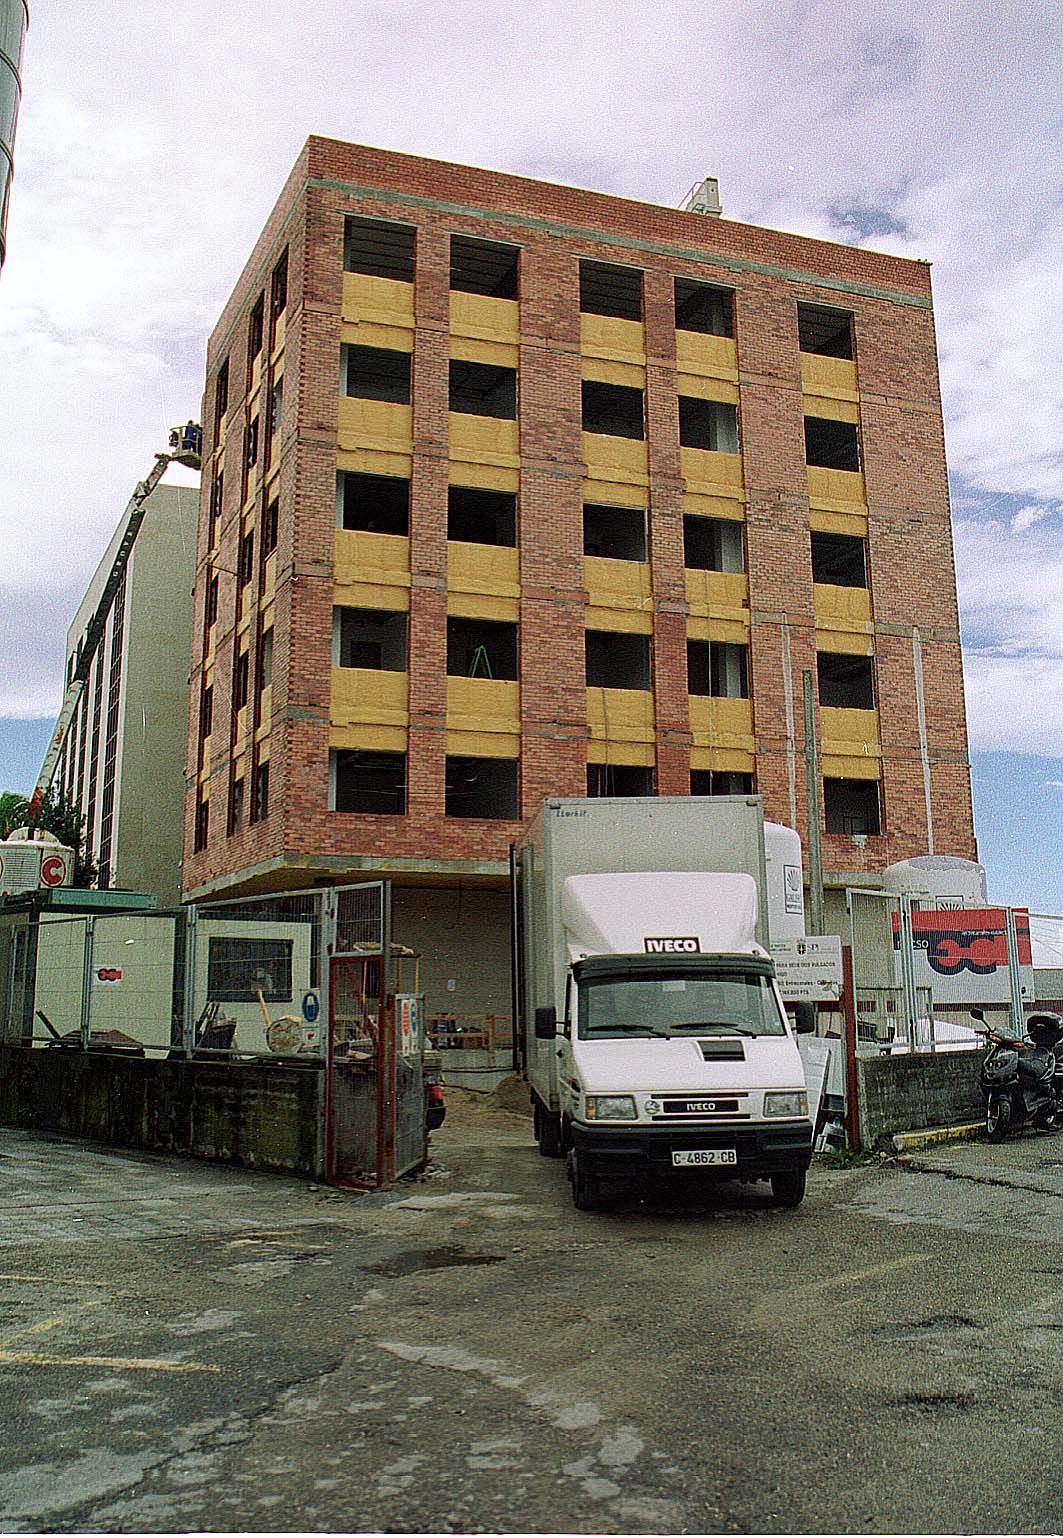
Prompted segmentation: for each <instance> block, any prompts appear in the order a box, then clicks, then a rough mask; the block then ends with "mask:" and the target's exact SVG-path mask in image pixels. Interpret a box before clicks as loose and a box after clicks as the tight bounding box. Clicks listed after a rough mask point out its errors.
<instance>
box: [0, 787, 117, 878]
mask: <svg viewBox="0 0 1063 1538" xmlns="http://www.w3.org/2000/svg"><path fill="white" fill-rule="evenodd" d="M24 827H31V828H43V829H44V831H45V832H46V833H50V834H52V836H53V838H57V839H58V840H59V842H60V843H61V844H66V845H67V846H68V847H69V848H70V849H72V850H73V851H74V885H75V886H81V887H86V886H93V885H94V884H95V881H96V877H97V875H98V874H99V872H98V871H97V869H96V866H95V865H94V864H93V863H92V861H91V860H88V859H85V858H84V857H83V855H82V848H83V846H84V842H85V819H84V817H83V816H82V815H81V813H80V812H79V811H78V809H77V808H76V807H75V806H72V805H71V803H70V802H69V801H67V800H66V798H65V797H64V796H61V795H60V794H58V792H56V791H54V790H52V789H51V788H49V789H48V790H46V791H45V792H44V795H43V796H42V797H41V800H40V806H39V808H38V809H37V812H36V815H33V814H32V813H31V811H30V799H29V797H28V796H22V795H19V793H18V791H15V790H4V791H0V838H8V837H9V836H10V835H11V834H12V833H13V832H14V831H15V829H16V828H24Z"/></svg>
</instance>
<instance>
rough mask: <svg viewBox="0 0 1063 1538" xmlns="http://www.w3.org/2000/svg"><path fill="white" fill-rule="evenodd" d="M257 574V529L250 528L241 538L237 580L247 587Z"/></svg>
mask: <svg viewBox="0 0 1063 1538" xmlns="http://www.w3.org/2000/svg"><path fill="white" fill-rule="evenodd" d="M254 574H255V531H254V530H253V529H249V530H248V532H247V533H246V534H245V535H243V537H242V538H241V540H240V554H239V557H238V559H237V563H236V575H237V581H238V583H239V585H240V586H241V587H246V586H247V584H248V583H249V582H250V581H251V578H252V577H253V576H254Z"/></svg>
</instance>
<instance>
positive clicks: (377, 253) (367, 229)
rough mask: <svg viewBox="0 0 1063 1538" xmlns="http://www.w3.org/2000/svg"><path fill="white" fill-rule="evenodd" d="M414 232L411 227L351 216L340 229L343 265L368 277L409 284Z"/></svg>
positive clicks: (412, 260)
mask: <svg viewBox="0 0 1063 1538" xmlns="http://www.w3.org/2000/svg"><path fill="white" fill-rule="evenodd" d="M416 238H417V231H416V230H415V228H414V226H413V225H412V224H391V223H390V222H388V221H387V220H385V219H359V218H357V217H351V218H349V219H348V220H347V222H346V225H345V227H344V241H343V266H344V270H345V271H346V272H360V273H362V274H363V275H364V276H365V277H368V278H391V279H392V280H393V281H394V282H397V283H412V282H413V274H414V266H415V261H416V256H415V252H416Z"/></svg>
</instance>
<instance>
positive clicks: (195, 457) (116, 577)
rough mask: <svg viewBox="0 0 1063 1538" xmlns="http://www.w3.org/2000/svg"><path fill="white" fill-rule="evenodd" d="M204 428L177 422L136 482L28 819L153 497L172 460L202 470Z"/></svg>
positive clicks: (55, 759) (52, 767)
mask: <svg viewBox="0 0 1063 1538" xmlns="http://www.w3.org/2000/svg"><path fill="white" fill-rule="evenodd" d="M202 445H203V433H202V429H201V428H200V427H199V426H198V425H197V424H196V423H194V422H189V423H188V424H187V426H185V427H175V428H173V429H172V430H171V432H170V448H169V450H168V452H167V453H165V454H156V456H155V463H154V464H153V465H152V467H151V469H150V470H149V471H148V473H147V475H146V476H145V477H144V479H143V480H142V481H140V482H139V483H138V484H137V487H136V489H135V491H134V492H133V495H132V496H131V497H130V499H129V502H128V504H127V506H126V510H125V513H124V515H123V519H124V523H125V528H124V529H123V531H122V538H121V541H120V542H119V545H118V549H117V550H116V551H115V556H114V560H113V561H112V562H111V569H110V571H109V572H108V573H107V580H106V581H105V582H104V585H103V592H102V593H101V594H100V600H99V603H97V605H96V608H95V609H94V611H93V614H92V618H91V619H90V620H89V622H88V625H87V626H86V627H85V634H84V637H83V638H82V640H81V643H80V645H79V646H78V649H77V652H76V653H75V657H74V666H73V669H72V671H71V674H70V677H69V679H68V680H67V687H66V692H65V693H64V695H63V702H62V704H61V705H60V707H59V716H58V718H57V720H56V723H55V731H54V732H53V733H52V738H51V741H50V742H49V744H48V750H47V752H46V753H45V755H44V761H43V763H42V764H41V770H40V773H39V774H38V776H37V786H36V789H35V790H34V792H33V795H32V796H31V797H30V805H29V818H30V821H31V822H32V821H33V819H34V818H35V817H36V815H37V813H38V812H39V810H40V804H41V800H42V798H43V796H44V794H45V792H46V791H47V790H48V788H49V786H50V785H51V783H52V780H53V778H54V776H55V771H56V766H57V765H58V763H59V756H60V754H61V753H62V751H63V743H64V741H65V740H66V734H67V732H68V731H69V729H70V723H71V722H72V721H73V719H74V713H75V711H76V710H77V708H78V705H79V703H80V701H81V696H82V694H83V693H84V692H85V684H86V681H87V679H88V676H89V671H90V669H91V667H92V663H93V659H94V657H95V656H96V653H97V652H98V651H99V649H100V644H101V642H102V641H103V637H104V634H105V632H106V629H107V620H108V617H109V616H110V612H111V609H112V607H113V605H114V600H115V596H116V595H117V593H118V589H119V587H120V586H121V583H122V578H123V577H124V576H125V572H126V567H127V566H128V565H129V557H130V555H131V554H132V551H133V546H134V545H135V544H136V539H137V535H138V534H139V533H140V526H141V524H142V523H143V522H144V516H145V514H146V512H147V503H148V498H149V497H150V496H151V494H152V492H153V491H154V490H155V488H156V486H157V485H158V484H159V482H160V481H161V480H162V477H163V475H164V474H165V472H166V470H167V468H168V466H169V465H170V464H171V462H176V463H177V464H182V465H187V466H188V467H189V468H190V469H194V470H198V469H199V467H200V462H201V459H200V456H201V453H202Z"/></svg>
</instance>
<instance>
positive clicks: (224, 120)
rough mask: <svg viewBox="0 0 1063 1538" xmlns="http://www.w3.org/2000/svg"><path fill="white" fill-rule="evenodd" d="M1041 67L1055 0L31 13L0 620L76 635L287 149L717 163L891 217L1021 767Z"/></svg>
mask: <svg viewBox="0 0 1063 1538" xmlns="http://www.w3.org/2000/svg"><path fill="white" fill-rule="evenodd" d="M1061 55H1063V21H1061V17H1060V13H1059V10H1058V8H1057V6H1056V4H1055V3H1050V0H1029V3H1027V4H1026V5H1024V6H1023V8H1022V10H1021V14H1020V16H1019V19H1018V21H1017V17H1016V13H1015V12H1014V11H1013V9H1012V8H1010V7H991V6H985V5H977V6H964V5H957V4H955V3H954V0H925V3H920V4H918V5H917V4H916V3H915V0H898V3H896V4H893V5H890V6H883V5H881V3H879V0H855V3H853V0H716V3H715V4H714V5H713V6H712V7H710V8H706V7H705V5H704V0H665V3H663V4H662V3H661V0H615V3H614V4H613V5H611V6H608V7H605V6H601V7H596V6H572V5H567V4H563V3H561V0H527V3H526V4H525V5H523V6H520V7H499V6H498V5H497V4H495V3H487V0H458V3H456V4H455V3H451V4H449V5H443V4H442V3H441V0H430V3H429V0H317V3H316V4H315V5H313V6H310V7H291V6H283V5H281V4H279V3H278V0H255V3H252V0H233V3H232V4H230V5H226V6H218V5H217V4H216V3H214V0H210V3H208V0H187V3H186V4H184V5H182V6H181V7H178V8H177V9H174V8H173V7H169V8H167V7H163V6H162V5H161V4H160V3H159V0H136V3H134V0H115V4H114V5H112V7H111V8H110V9H109V11H108V25H107V26H106V27H100V26H99V25H98V18H97V15H96V13H95V12H94V11H93V10H92V8H91V7H83V8H81V9H80V10H79V9H78V8H76V7H75V8H74V10H73V11H71V10H70V9H69V8H67V10H66V11H65V12H64V11H62V10H61V8H60V9H59V10H49V9H46V8H44V7H37V8H35V10H34V12H33V18H32V25H31V30H30V34H29V40H28V45H27V52H26V58H25V61H24V71H23V74H24V85H25V91H24V98H23V106H22V116H21V120H20V123H19V130H18V139H17V155H16V160H17V171H16V177H15V182H14V188H13V197H12V206H11V215H10V221H9V232H8V233H9V257H8V261H7V265H6V266H5V268H4V271H3V274H2V276H0V378H2V379H3V380H4V381H5V388H4V390H3V392H2V393H0V445H2V448H0V548H2V549H3V551H4V560H3V562H2V563H0V613H6V614H7V615H15V616H17V615H18V614H20V613H21V614H24V615H26V616H35V615H36V613H37V611H38V609H40V610H41V612H42V613H49V623H50V622H51V620H52V618H53V617H55V616H56V614H57V611H58V610H59V609H61V608H62V606H63V605H64V604H66V605H68V606H69V607H68V608H67V609H66V611H65V612H63V613H61V614H59V615H58V622H57V630H58V631H59V633H60V636H61V633H62V631H63V630H65V626H66V623H67V621H68V619H69V618H70V615H71V613H72V608H73V606H75V605H76V601H77V597H78V596H79V589H80V588H83V586H84V584H85V582H87V580H88V577H89V575H90V574H91V571H92V569H93V567H94V565H95V562H96V560H97V559H98V557H99V554H100V552H101V551H102V549H103V547H104V545H105V543H106V540H107V538H108V537H109V535H110V532H111V530H112V528H113V527H114V524H115V522H116V521H117V518H118V516H119V514H120V512H121V510H122V508H123V507H124V505H125V503H126V501H127V499H128V497H129V494H130V492H131V491H132V489H133V486H134V484H135V483H136V481H137V480H138V479H140V478H141V477H142V476H143V475H144V474H145V473H146V470H147V469H148V468H149V467H150V464H151V461H152V455H153V454H154V452H155V450H156V449H157V448H159V447H161V446H163V445H164V442H165V433H166V429H167V428H168V427H169V426H170V425H171V424H172V423H173V422H176V421H179V420H183V419H184V418H185V417H186V416H188V415H189V414H190V413H192V412H196V411H198V402H199V398H200V393H201V390H202V364H203V353H204V348H205V342H206V336H207V334H208V332H209V330H210V329H211V327H212V325H213V323H214V321H215V319H216V318H217V315H218V314H219V312H220V310H221V306H222V304H223V303H224V301H225V298H226V297H227V294H228V292H229V290H230V289H231V287H232V284H233V283H234V281H235V279H236V277H237V276H238V273H239V270H240V268H241V266H242V264H243V261H244V259H245V258H246V256H247V254H248V252H249V251H250V248H251V246H252V244H253V241H254V239H255V237H256V236H257V234H258V231H259V230H260V228H261V226H262V224H263V222H264V220H265V218H266V216H267V214H268V212H269V209H270V207H271V205H272V203H273V200H274V199H275V197H276V196H277V194H278V192H279V190H280V187H281V185H282V183H283V180H284V178H285V176H286V175H287V172H288V170H289V169H290V166H291V164H292V162H293V160H294V159H295V156H296V154H297V152H298V150H299V147H300V145H301V144H302V142H303V140H304V139H305V137H306V135H307V134H308V133H312V132H313V133H322V134H331V135H335V136H337V137H341V138H350V139H355V140H360V141H362V142H366V143H371V144H380V145H383V146H386V147H390V148H395V149H404V150H410V151H414V152H417V153H422V154H428V155H435V156H439V157H441V158H444V159H454V160H459V161H465V162H468V163H471V164H477V165H486V166H491V167H497V168H499V169H505V170H512V171H517V172H521V173H524V174H530V175H537V176H542V177H546V178H550V179H556V180H561V181H570V182H575V183H579V184H582V185H589V186H592V187H596V188H600V189H602V190H605V191H612V192H616V193H620V194H623V195H625V196H631V197H639V198H645V199H648V200H651V201H655V202H663V203H671V204H675V203H678V202H679V200H680V199H681V198H682V196H683V194H684V193H685V192H686V190H687V188H688V187H689V186H690V185H691V183H692V182H694V181H695V180H697V179H698V178H699V177H700V176H702V175H704V174H706V173H710V174H713V175H717V176H719V178H720V180H721V190H722V195H723V201H724V206H725V210H726V212H727V214H729V215H730V216H732V217H735V218H740V219H749V220H752V221H753V222H757V223H764V224H774V225H778V226H779V227H781V228H784V229H792V230H795V231H798V232H802V233H806V234H813V235H820V236H823V237H825V238H828V239H834V240H839V239H840V240H849V239H853V238H856V237H857V236H858V232H859V230H860V229H868V228H870V229H886V230H888V231H890V232H889V233H884V234H872V235H869V236H867V237H866V243H867V244H869V245H872V246H874V247H876V248H878V249H884V250H890V251H895V252H897V253H899V254H902V255H905V256H910V257H925V258H928V259H932V260H933V261H934V264H935V265H934V274H933V276H934V288H935V297H936V311H937V325H938V336H939V342H940V348H941V362H942V380H943V386H944V392H945V406H946V415H947V427H948V443H949V449H950V458H951V464H952V468H953V471H954V472H955V473H956V475H957V476H958V477H959V478H961V479H962V482H963V483H964V484H965V485H966V486H967V487H970V488H971V489H972V490H973V491H975V492H982V493H987V494H997V495H1006V496H1007V497H1009V498H1015V499H1017V504H1018V505H1017V506H1014V505H1013V510H1012V511H1011V513H1010V515H1009V516H1010V525H1011V526H1010V529H1008V528H1006V527H1005V526H1004V524H1003V523H1001V526H1000V527H994V528H991V529H990V530H989V531H986V530H985V529H984V528H980V527H979V521H978V519H975V518H971V517H969V516H968V517H966V518H965V519H964V520H963V522H962V525H961V527H960V528H959V529H958V531H957V557H958V562H959V566H960V573H961V594H962V601H963V608H964V616H965V623H966V626H967V628H968V631H969V633H970V635H971V637H972V643H973V646H974V648H975V649H974V652H973V654H972V656H971V659H970V667H969V679H970V699H969V705H970V711H971V726H972V739H973V740H974V741H976V742H984V741H994V742H995V741H998V740H999V741H1000V742H1001V745H1006V746H1008V747H1010V748H1012V749H1014V750H1019V751H1033V748H1032V747H1031V744H1033V743H1035V742H1036V743H1044V742H1045V740H1046V739H1047V737H1049V736H1050V735H1051V732H1050V730H1049V727H1048V726H1047V724H1046V723H1047V719H1048V717H1051V716H1053V714H1058V713H1055V712H1054V711H1053V707H1052V705H1051V702H1050V701H1048V700H1044V701H1042V702H1041V707H1040V710H1039V711H1038V710H1034V709H1033V706H1032V704H1031V707H1030V709H1029V711H1028V712H1026V713H1025V714H1023V715H1021V717H1017V715H1016V711H1015V710H1014V708H1013V707H1014V700H1015V699H1016V698H1017V697H1018V695H1019V694H1020V693H1022V692H1023V689H1024V680H1026V679H1028V678H1029V677H1030V676H1031V675H1030V672H1029V670H1028V667H1027V664H1026V663H1023V662H1020V660H1019V659H1020V658H1022V657H1023V656H1024V655H1025V654H1026V653H1028V652H1033V653H1034V654H1035V658H1036V659H1037V667H1038V668H1041V669H1042V671H1041V672H1040V673H1039V674H1038V678H1039V680H1040V682H1041V684H1043V686H1044V687H1045V688H1046V689H1047V688H1048V687H1052V688H1054V687H1055V686H1056V684H1058V683H1059V682H1060V681H1061V680H1060V678H1059V673H1058V658H1059V655H1060V652H1061V649H1063V634H1061V629H1063V617H1061V615H1057V614H1055V613H1054V612H1053V609H1052V603H1051V600H1050V590H1051V588H1052V587H1053V586H1054V587H1055V590H1056V592H1060V591H1063V561H1061V559H1060V557H1058V556H1057V555H1056V553H1055V551H1054V549H1053V548H1052V542H1051V541H1050V540H1049V539H1048V538H1047V530H1048V529H1051V528H1053V527H1055V526H1056V524H1057V518H1058V513H1059V511H1060V508H1061V507H1063V432H1061V430H1060V429H1061V422H1060V383H1059V382H1060V380H1061V379H1063V357H1061V352H1063V215H1061V207H1060V196H1059V191H1060V189H1059V170H1058V167H1059V138H1060V126H1059V117H1058V112H1059V66H1060V59H1061ZM766 82H770V89H769V88H766ZM8 381H14V382H15V387H14V388H10V387H9V386H8ZM980 516H981V517H983V518H984V513H982V514H981V515H980ZM1019 536H1022V537H1021V538H1020V537H1019ZM986 572H992V573H993V577H992V581H991V583H989V582H986V580H985V578H984V573H986ZM43 600H47V604H44V602H43ZM1061 608H1063V606H1061ZM49 611H50V612H49ZM10 622H11V623H12V624H13V625H14V626H15V627H16V629H15V634H16V635H18V634H22V633H23V629H24V628H25V627H21V628H20V627H19V626H18V621H17V619H14V620H12V621H10ZM28 624H29V626H30V627H31V628H32V626H33V625H35V624H36V620H35V619H31V620H29V621H28ZM42 634H43V632H42ZM59 652H61V640H60V642H59V645H58V647H56V646H53V647H51V649H50V651H49V647H48V646H47V645H46V644H45V641H44V640H43V639H42V640H41V642H40V644H39V645H36V644H35V645H34V646H33V647H29V646H25V647H22V648H21V649H18V650H16V651H14V652H13V651H12V650H11V649H10V648H9V647H7V646H5V647H3V649H2V650H0V659H2V660H0V711H3V710H4V709H5V708H7V709H11V708H19V709H22V710H31V709H32V708H35V704H34V702H39V701H41V700H42V699H45V698H48V699H51V698H54V697H55V693H56V682H55V673H54V666H55V663H54V657H55V656H56V655H57V654H58V653H59ZM49 656H50V657H51V658H52V660H51V661H49V660H48V659H49ZM1009 670H1010V671H1009ZM1005 702H1007V708H1004V709H1001V708H1000V707H1001V705H1002V704H1004V703H1005ZM1060 740H1061V739H1059V738H1055V739H1054V740H1053V746H1052V751H1056V744H1057V743H1058V741H1060Z"/></svg>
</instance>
